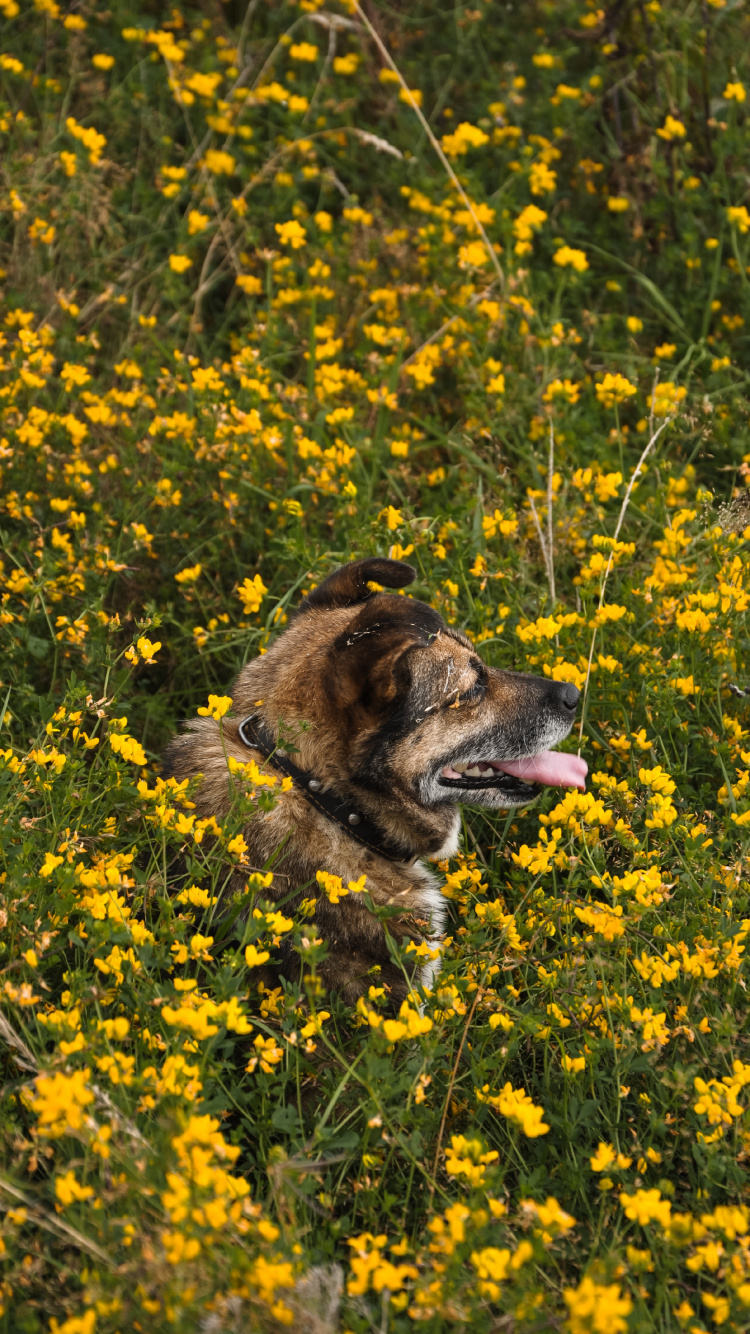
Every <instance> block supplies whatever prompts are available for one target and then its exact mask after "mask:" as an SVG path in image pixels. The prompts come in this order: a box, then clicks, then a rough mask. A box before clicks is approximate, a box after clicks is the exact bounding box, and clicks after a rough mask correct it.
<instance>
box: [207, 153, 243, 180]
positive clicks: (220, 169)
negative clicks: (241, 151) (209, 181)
mask: <svg viewBox="0 0 750 1334" xmlns="http://www.w3.org/2000/svg"><path fill="white" fill-rule="evenodd" d="M203 164H204V166H205V167H206V170H207V171H210V172H211V174H212V175H213V176H231V175H232V174H233V172H234V169H235V166H236V165H237V164H236V159H235V158H233V157H232V154H231V153H225V152H223V151H222V150H221V149H219V148H209V150H208V152H207V153H206V155H205V157H204V159H203Z"/></svg>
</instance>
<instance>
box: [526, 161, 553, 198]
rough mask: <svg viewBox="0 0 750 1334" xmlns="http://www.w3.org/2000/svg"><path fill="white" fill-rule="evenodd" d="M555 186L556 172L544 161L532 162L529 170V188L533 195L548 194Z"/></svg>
mask: <svg viewBox="0 0 750 1334" xmlns="http://www.w3.org/2000/svg"><path fill="white" fill-rule="evenodd" d="M556 186H557V173H556V172H554V171H552V170H551V169H550V168H549V167H548V166H547V164H546V163H545V162H534V163H532V166H531V170H530V172H529V189H530V191H531V193H532V194H533V195H543V194H548V193H549V192H550V191H551V190H554V189H555V188H556Z"/></svg>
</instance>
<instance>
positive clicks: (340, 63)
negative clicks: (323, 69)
mask: <svg viewBox="0 0 750 1334" xmlns="http://www.w3.org/2000/svg"><path fill="white" fill-rule="evenodd" d="M359 62H360V57H359V56H358V55H357V53H356V51H350V52H349V53H348V54H347V55H345V56H336V57H335V59H334V62H333V72H334V74H345V75H348V74H356V73H357V70H358V69H359Z"/></svg>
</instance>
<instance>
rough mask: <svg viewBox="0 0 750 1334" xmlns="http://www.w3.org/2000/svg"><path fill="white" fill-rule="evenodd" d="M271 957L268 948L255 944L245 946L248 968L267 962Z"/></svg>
mask: <svg viewBox="0 0 750 1334" xmlns="http://www.w3.org/2000/svg"><path fill="white" fill-rule="evenodd" d="M270 957H271V955H270V954H269V952H268V950H259V949H256V947H255V945H246V946H245V963H246V964H247V966H248V968H258V967H260V965H261V964H263V963H267V962H268V960H269V959H270Z"/></svg>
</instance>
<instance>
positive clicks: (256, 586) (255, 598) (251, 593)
mask: <svg viewBox="0 0 750 1334" xmlns="http://www.w3.org/2000/svg"><path fill="white" fill-rule="evenodd" d="M267 592H268V589H267V588H266V586H265V584H264V583H263V580H262V579H261V577H260V575H259V574H256V575H253V578H252V579H250V578H249V577H248V578H246V579H245V580H244V581H243V583H241V584H240V586H239V588H238V589H237V596H238V598H239V599H240V601H241V602H242V608H243V611H244V613H245V615H246V616H251V615H253V613H254V612H256V611H258V610H259V609H260V604H261V602H262V601H263V598H264V597H265V595H266V593H267Z"/></svg>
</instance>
